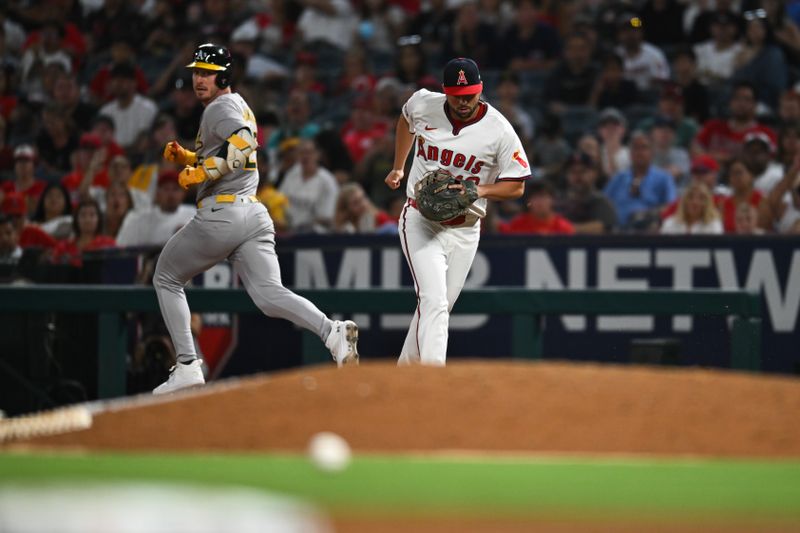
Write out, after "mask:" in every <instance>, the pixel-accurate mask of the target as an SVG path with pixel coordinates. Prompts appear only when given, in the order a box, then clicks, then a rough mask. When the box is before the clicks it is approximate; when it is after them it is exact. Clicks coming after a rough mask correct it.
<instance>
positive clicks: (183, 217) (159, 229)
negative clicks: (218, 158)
mask: <svg viewBox="0 0 800 533" xmlns="http://www.w3.org/2000/svg"><path fill="white" fill-rule="evenodd" d="M185 198H186V191H185V190H184V189H183V188H182V187H181V186H180V184H179V183H178V173H177V172H176V171H174V170H164V171H162V172H161V173H160V174H159V176H158V188H157V189H156V198H155V204H154V205H153V206H152V207H151V208H150V209H144V210H139V211H133V212H131V213H128V215H127V216H126V217H125V220H124V221H123V222H122V227H121V228H120V230H119V233H118V234H117V244H118V245H119V246H122V247H131V246H164V245H165V244H166V243H167V241H168V240H169V239H170V237H172V236H173V235H174V234H175V232H176V231H178V230H179V229H181V228H182V227H183V226H184V225H186V224H187V223H188V222H189V221H190V220H191V219H192V218H193V217H194V215H195V212H196V211H197V210H196V209H195V208H194V206H190V205H185V204H183V200H184V199H185Z"/></svg>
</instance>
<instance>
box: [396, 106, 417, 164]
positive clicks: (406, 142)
mask: <svg viewBox="0 0 800 533" xmlns="http://www.w3.org/2000/svg"><path fill="white" fill-rule="evenodd" d="M413 142H414V135H413V134H412V133H411V132H410V131H408V122H407V121H406V118H405V117H404V116H403V115H400V118H399V119H397V127H396V128H395V138H394V166H393V167H392V168H393V169H395V170H403V168H404V167H405V165H406V159H407V158H408V152H409V151H411V144H412V143H413Z"/></svg>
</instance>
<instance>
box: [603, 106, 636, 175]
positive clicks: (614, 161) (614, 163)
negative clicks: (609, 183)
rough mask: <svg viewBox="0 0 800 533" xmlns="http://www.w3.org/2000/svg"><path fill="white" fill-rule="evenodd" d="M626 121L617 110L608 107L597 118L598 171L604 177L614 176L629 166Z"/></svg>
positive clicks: (629, 156)
mask: <svg viewBox="0 0 800 533" xmlns="http://www.w3.org/2000/svg"><path fill="white" fill-rule="evenodd" d="M627 127H628V121H627V120H626V119H625V115H623V114H622V113H621V112H620V111H619V109H615V108H613V107H608V108H606V109H604V110H603V111H602V112H601V113H600V116H598V117H597V133H598V135H599V136H600V169H601V170H602V171H603V174H604V175H606V176H614V175H615V174H617V173H618V172H620V171H622V170H625V169H627V168H628V167H630V165H631V155H630V151H629V150H628V147H627V146H625V131H626V129H627Z"/></svg>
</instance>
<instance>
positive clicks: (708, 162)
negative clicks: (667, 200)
mask: <svg viewBox="0 0 800 533" xmlns="http://www.w3.org/2000/svg"><path fill="white" fill-rule="evenodd" d="M718 175H719V163H717V161H716V160H715V159H714V158H713V157H711V156H709V155H705V154H701V155H698V156H696V157H695V158H694V159H692V166H691V167H690V169H689V185H691V184H692V183H695V182H697V183H702V184H703V185H705V186H706V188H707V189H708V190H709V191H711V195H712V198H713V200H714V205H715V206H717V208H720V207H721V206H722V202H723V201H724V200H725V198H727V197H728V196H730V194H731V191H730V189H729V188H728V187H726V186H725V185H720V184H719V183H718ZM677 210H678V200H675V201H674V202H672V203H671V204H669V205H668V206H667V207H665V208H664V209H663V210H662V211H661V218H662V219H666V218H668V217H670V216H672V215H674V214H675V212H676V211H677Z"/></svg>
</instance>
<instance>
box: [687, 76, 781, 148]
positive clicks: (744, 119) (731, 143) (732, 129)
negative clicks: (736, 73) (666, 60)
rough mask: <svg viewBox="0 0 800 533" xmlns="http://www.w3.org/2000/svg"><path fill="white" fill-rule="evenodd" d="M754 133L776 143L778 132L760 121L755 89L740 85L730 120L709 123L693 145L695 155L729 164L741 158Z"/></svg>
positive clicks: (705, 124)
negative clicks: (741, 153) (747, 139)
mask: <svg viewBox="0 0 800 533" xmlns="http://www.w3.org/2000/svg"><path fill="white" fill-rule="evenodd" d="M751 132H762V133H765V134H766V135H767V136H768V137H769V138H770V139H771V140H772V142H773V144H774V143H775V139H776V136H775V132H774V131H772V129H770V128H768V127H767V126H764V125H762V124H759V123H758V121H757V120H756V91H755V88H754V87H753V86H752V85H751V84H749V83H747V82H739V83H737V84H736V85H735V86H734V87H733V91H732V93H731V98H730V103H729V113H728V117H727V118H724V119H723V118H719V119H711V120H708V121H706V122H705V123H704V124H703V127H702V128H701V129H700V132H699V133H698V134H697V137H695V139H694V141H693V143H692V153H695V154H700V153H707V154H709V155H711V156H712V157H714V159H716V160H717V161H719V162H720V163H726V162H728V161H730V159H731V158H733V157H734V156H736V155H738V154H739V152H740V151H741V148H742V142H743V141H744V137H745V136H746V135H747V134H748V133H751Z"/></svg>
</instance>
